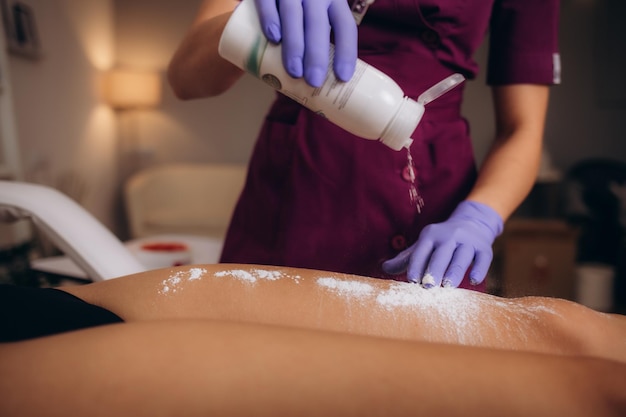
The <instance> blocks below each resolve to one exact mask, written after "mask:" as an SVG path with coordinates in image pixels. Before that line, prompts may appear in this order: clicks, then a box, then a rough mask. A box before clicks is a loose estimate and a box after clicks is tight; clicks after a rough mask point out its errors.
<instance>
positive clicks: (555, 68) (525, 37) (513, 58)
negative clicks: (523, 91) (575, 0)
mask: <svg viewBox="0 0 626 417" xmlns="http://www.w3.org/2000/svg"><path fill="white" fill-rule="evenodd" d="M558 26H559V0H496V1H495V3H494V6H493V12H492V16H491V23H490V38H489V39H490V40H489V42H490V45H489V61H488V68H487V83H488V84H490V85H505V84H544V85H550V84H559V83H560V81H561V62H560V56H559V50H558V31H559V30H558V29H559V28H558Z"/></svg>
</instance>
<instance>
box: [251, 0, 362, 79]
mask: <svg viewBox="0 0 626 417" xmlns="http://www.w3.org/2000/svg"><path fill="white" fill-rule="evenodd" d="M250 1H251V0H250ZM254 2H255V5H256V9H257V12H258V14H259V20H260V22H261V28H262V30H263V33H264V34H265V37H267V39H268V40H270V41H271V42H274V43H281V44H282V58H283V65H284V67H285V70H286V71H287V73H288V74H289V75H291V76H292V77H294V78H300V77H303V76H304V78H305V80H306V81H307V82H308V83H309V84H310V85H312V86H313V87H320V86H321V85H322V84H323V83H324V80H325V79H326V74H327V72H328V65H329V51H330V33H331V31H332V32H333V35H334V41H335V57H334V60H333V70H334V72H335V75H336V76H337V78H339V79H340V80H341V81H348V80H349V79H350V78H351V77H352V74H353V73H354V69H355V66H356V60H357V28H356V22H355V21H354V17H353V15H352V12H351V11H350V7H349V6H348V2H347V1H345V0H300V1H288V0H254Z"/></svg>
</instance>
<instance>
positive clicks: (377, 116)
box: [219, 0, 463, 151]
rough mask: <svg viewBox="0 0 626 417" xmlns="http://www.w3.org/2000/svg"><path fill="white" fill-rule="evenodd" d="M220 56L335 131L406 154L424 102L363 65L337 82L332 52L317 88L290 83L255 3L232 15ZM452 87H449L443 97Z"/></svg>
mask: <svg viewBox="0 0 626 417" xmlns="http://www.w3.org/2000/svg"><path fill="white" fill-rule="evenodd" d="M219 54H220V55H221V56H222V58H224V59H226V60H228V61H230V62H232V63H233V64H235V65H236V66H237V67H239V68H241V69H242V70H244V71H247V72H248V73H250V74H252V75H254V76H256V77H258V78H260V79H261V80H263V81H265V82H266V83H267V84H269V85H270V86H271V87H273V88H274V89H276V90H278V91H279V92H281V93H282V94H285V95H286V96H288V97H290V98H291V99H293V100H295V101H297V102H298V103H300V104H302V105H303V106H305V107H307V108H308V109H310V110H312V111H314V112H316V113H317V114H319V115H321V116H323V117H325V118H327V119H328V120H330V121H331V122H333V123H334V124H336V125H337V126H339V127H341V128H343V129H345V130H347V131H348V132H350V133H352V134H354V135H356V136H359V137H362V138H364V139H371V140H380V141H381V142H382V143H384V144H385V145H387V146H388V147H390V148H391V149H394V150H396V151H398V150H401V149H402V148H409V146H410V145H411V143H412V141H413V140H412V139H411V135H412V134H413V132H414V131H415V128H416V127H417V125H418V124H419V122H420V120H421V118H422V115H423V114H424V104H426V103H425V102H423V101H420V100H419V99H418V100H417V101H416V100H413V99H411V98H409V97H406V96H405V95H404V92H403V91H402V89H401V88H400V87H399V86H398V84H396V82H395V81H393V80H392V79H391V78H390V77H388V76H387V75H385V74H384V73H382V72H381V71H379V70H377V69H376V68H374V67H372V66H371V65H368V64H366V63H365V62H363V61H361V60H357V63H356V70H355V73H354V76H353V77H352V78H351V79H350V81H348V82H342V81H339V80H338V79H337V78H335V75H334V73H333V71H332V58H333V50H332V48H331V64H330V65H329V68H330V69H329V71H328V75H327V77H326V80H325V81H324V84H323V85H322V86H321V87H319V88H315V87H311V86H310V85H309V84H307V83H306V81H305V80H304V79H303V78H299V79H295V78H292V77H291V76H290V75H289V74H288V73H287V72H286V71H285V69H284V67H283V64H282V58H281V46H280V44H279V45H275V44H272V43H270V42H269V41H268V40H267V39H266V38H265V36H264V35H263V32H262V31H261V26H260V23H259V18H258V16H257V12H256V8H255V5H254V1H253V0H243V1H242V2H241V4H239V5H238V6H237V8H236V9H235V11H234V12H233V14H232V16H231V18H230V20H229V21H228V22H227V24H226V28H225V29H224V32H223V34H222V37H221V39H220V43H219ZM456 75H457V76H458V77H461V79H463V78H462V76H460V75H459V74H456ZM456 84H458V82H457V81H455V82H454V84H453V85H456ZM453 85H452V84H450V83H448V87H447V89H446V90H445V91H447V90H448V89H450V88H452V86H453ZM440 93H441V94H442V93H443V92H441V91H440ZM441 94H439V95H441ZM431 96H432V95H431ZM431 98H436V97H431Z"/></svg>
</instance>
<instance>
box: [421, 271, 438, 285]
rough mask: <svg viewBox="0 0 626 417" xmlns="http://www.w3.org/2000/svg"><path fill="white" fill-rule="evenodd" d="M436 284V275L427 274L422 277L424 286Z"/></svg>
mask: <svg viewBox="0 0 626 417" xmlns="http://www.w3.org/2000/svg"><path fill="white" fill-rule="evenodd" d="M434 286H435V277H433V276H432V275H430V274H426V275H424V276H423V277H422V287H424V288H433V287H434Z"/></svg>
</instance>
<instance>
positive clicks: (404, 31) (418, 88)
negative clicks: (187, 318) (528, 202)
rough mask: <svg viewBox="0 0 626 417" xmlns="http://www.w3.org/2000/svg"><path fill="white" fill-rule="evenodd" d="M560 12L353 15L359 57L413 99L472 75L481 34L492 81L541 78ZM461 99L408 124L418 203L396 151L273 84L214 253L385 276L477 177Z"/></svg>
mask: <svg viewBox="0 0 626 417" xmlns="http://www.w3.org/2000/svg"><path fill="white" fill-rule="evenodd" d="M558 12H559V2H558V0H377V1H376V2H375V3H374V4H373V5H372V6H371V7H370V8H369V10H368V12H367V15H366V16H365V19H364V20H363V22H362V23H361V25H360V26H359V57H360V58H361V59H362V60H364V61H365V62H367V63H369V64H371V65H373V66H374V67H376V68H378V69H380V70H381V71H383V72H384V73H386V74H387V75H389V76H390V77H391V78H393V79H394V80H395V81H396V82H397V83H398V84H399V85H400V87H402V89H403V90H404V92H405V94H406V95H408V96H410V97H412V98H414V99H415V98H417V97H418V96H419V95H420V94H421V93H422V92H423V91H424V90H426V89H427V88H428V87H430V86H432V85H433V84H435V83H437V82H439V81H441V80H442V79H444V78H445V77H447V76H449V75H451V74H453V73H455V72H459V73H461V74H463V75H464V76H465V77H466V78H468V79H472V78H475V76H476V73H477V71H478V66H477V64H476V63H475V61H474V60H473V58H472V56H473V54H474V52H475V51H476V49H477V48H478V46H479V45H480V44H481V43H482V41H483V39H484V38H485V36H486V35H487V33H489V38H490V49H489V63H488V68H487V79H488V82H489V83H490V84H492V85H504V84H516V83H532V84H545V85H549V84H553V83H556V82H558V77H559V69H560V68H559V65H558V63H559V61H558V53H557V51H558V50H557V39H558V36H557V35H558V34H557V31H558ZM462 99H463V88H462V87H457V88H456V89H454V90H452V91H451V92H449V93H447V94H445V95H444V96H442V97H440V98H439V99H437V100H435V101H433V102H432V103H430V104H428V105H427V107H426V112H425V114H424V117H423V119H422V121H421V123H420V124H419V126H418V127H417V129H416V130H415V132H414V133H413V135H412V138H413V139H414V142H413V145H412V146H411V149H410V152H411V154H412V156H413V159H414V163H415V172H414V173H415V176H416V178H417V180H416V183H417V187H418V190H419V193H420V195H421V196H422V198H423V200H424V207H423V208H422V210H421V212H420V213H418V211H417V209H416V206H415V204H414V203H413V202H412V201H411V199H410V197H409V190H410V184H411V169H410V167H409V166H408V164H407V151H406V150H402V151H393V150H391V149H389V148H387V147H386V146H385V145H383V144H381V143H379V142H376V141H370V140H364V139H361V138H358V137H355V136H353V135H351V134H349V133H347V132H346V131H344V130H342V129H341V128H339V127H336V126H335V125H333V124H332V123H330V122H328V121H326V120H325V119H323V118H322V117H320V116H318V115H316V114H314V113H313V112H311V111H309V110H307V109H305V108H304V107H301V106H300V105H299V104H297V103H295V102H294V101H292V100H290V99H288V98H286V97H284V96H283V95H281V94H277V98H276V101H275V102H274V104H273V106H272V107H271V109H270V111H269V114H268V115H267V118H266V120H265V123H264V125H263V127H262V129H261V132H260V134H259V138H258V141H257V143H256V145H255V149H254V152H253V155H252V158H251V161H250V164H249V173H248V178H247V181H246V185H245V187H244V190H243V192H242V195H241V197H240V199H239V202H238V204H237V207H236V209H235V212H234V215H233V219H232V221H231V225H230V228H229V231H228V235H227V238H226V242H225V245H224V250H223V253H222V257H221V262H237V263H254V264H266V265H281V266H295V267H303V268H314V269H322V270H329V271H337V272H343V273H353V274H360V275H366V276H372V277H381V278H390V277H389V276H386V275H385V274H384V273H383V271H382V269H381V263H382V262H383V261H384V260H386V259H389V258H392V257H394V256H395V255H396V254H398V252H399V251H401V250H402V249H405V248H406V247H407V246H408V245H410V244H412V243H413V242H415V241H416V240H417V237H418V235H419V233H420V231H421V230H422V228H423V227H424V226H426V225H428V224H430V223H434V222H441V221H443V220H445V219H446V218H447V217H448V216H449V215H450V213H451V212H452V211H453V209H454V208H455V207H456V205H457V204H458V203H459V202H460V201H461V200H463V199H464V198H465V197H466V196H467V194H468V192H469V191H470V189H471V188H472V186H473V184H474V182H475V180H476V166H475V162H474V155H473V149H472V143H471V139H470V132H469V127H468V124H467V121H466V120H465V119H464V118H463V117H462V116H461V102H462ZM395 278H396V279H398V277H395ZM400 279H401V278H400ZM462 286H464V285H462Z"/></svg>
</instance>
